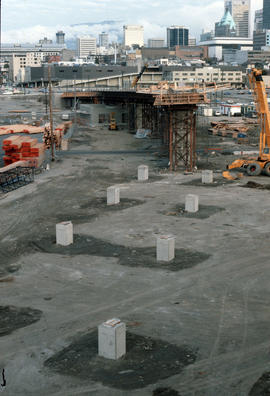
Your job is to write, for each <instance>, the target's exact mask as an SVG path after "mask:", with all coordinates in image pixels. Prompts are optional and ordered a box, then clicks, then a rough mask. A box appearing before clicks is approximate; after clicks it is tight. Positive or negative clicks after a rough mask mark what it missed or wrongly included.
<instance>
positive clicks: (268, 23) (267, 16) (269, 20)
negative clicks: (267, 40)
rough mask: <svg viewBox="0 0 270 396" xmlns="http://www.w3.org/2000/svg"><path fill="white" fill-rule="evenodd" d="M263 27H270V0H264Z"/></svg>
mask: <svg viewBox="0 0 270 396" xmlns="http://www.w3.org/2000/svg"><path fill="white" fill-rule="evenodd" d="M263 29H270V0H263Z"/></svg>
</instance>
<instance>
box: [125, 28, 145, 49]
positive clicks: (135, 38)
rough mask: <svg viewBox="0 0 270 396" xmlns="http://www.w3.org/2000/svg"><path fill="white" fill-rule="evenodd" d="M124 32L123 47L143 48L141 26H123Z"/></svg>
mask: <svg viewBox="0 0 270 396" xmlns="http://www.w3.org/2000/svg"><path fill="white" fill-rule="evenodd" d="M123 31H124V46H125V47H132V46H133V45H138V46H139V47H143V46H144V29H143V26H141V25H125V26H123Z"/></svg>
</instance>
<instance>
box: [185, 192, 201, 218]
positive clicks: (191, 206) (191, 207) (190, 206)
mask: <svg viewBox="0 0 270 396" xmlns="http://www.w3.org/2000/svg"><path fill="white" fill-rule="evenodd" d="M198 210H199V196H198V195H194V194H188V195H187V196H186V204H185V211H186V212H190V213H196V212H198Z"/></svg>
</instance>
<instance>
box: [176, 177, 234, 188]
mask: <svg viewBox="0 0 270 396" xmlns="http://www.w3.org/2000/svg"><path fill="white" fill-rule="evenodd" d="M232 183H233V181H232V180H226V179H223V178H221V177H219V178H214V181H213V183H202V179H201V178H200V179H194V180H190V181H188V182H185V183H181V186H196V187H220V186H224V185H226V184H232Z"/></svg>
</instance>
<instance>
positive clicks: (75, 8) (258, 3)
mask: <svg viewBox="0 0 270 396" xmlns="http://www.w3.org/2000/svg"><path fill="white" fill-rule="evenodd" d="M251 1H252V8H253V10H254V9H259V8H262V3H263V0H251ZM223 12H224V1H223V0H170V1H168V0H148V1H147V0H3V1H2V41H3V43H7V42H36V41H38V40H39V39H40V38H42V37H44V36H47V37H48V38H52V39H55V32H56V31H57V30H64V31H65V32H66V37H67V38H72V37H75V36H76V35H83V34H89V35H94V36H97V35H98V33H100V32H101V31H102V30H104V31H106V30H107V29H108V28H109V26H106V25H101V26H100V25H96V26H93V27H86V26H80V27H71V26H70V25H72V24H83V23H87V22H102V21H107V20H115V21H118V22H117V24H116V26H115V28H116V29H119V30H121V28H122V25H123V24H131V23H133V24H138V23H139V24H142V25H144V29H145V39H148V38H149V37H164V38H165V32H166V29H165V27H166V26H170V25H185V26H188V27H189V28H190V34H191V36H197V37H198V36H199V34H200V32H201V30H202V29H206V30H211V29H213V28H214V23H215V22H217V21H218V20H219V19H220V18H221V17H222V15H223ZM252 25H253V17H252ZM112 35H113V33H112ZM115 37H116V35H115ZM112 39H115V38H114V37H112Z"/></svg>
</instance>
